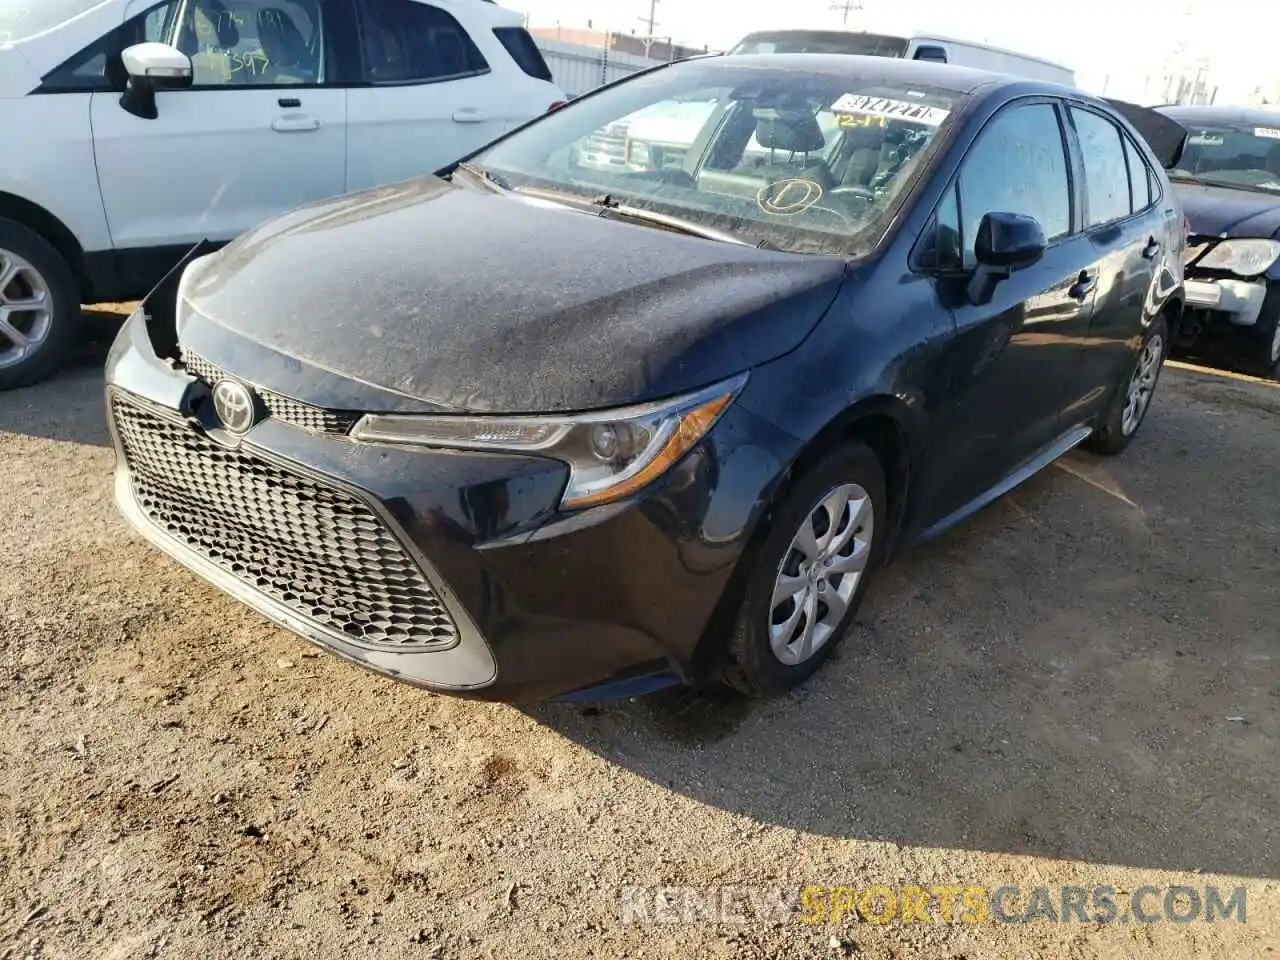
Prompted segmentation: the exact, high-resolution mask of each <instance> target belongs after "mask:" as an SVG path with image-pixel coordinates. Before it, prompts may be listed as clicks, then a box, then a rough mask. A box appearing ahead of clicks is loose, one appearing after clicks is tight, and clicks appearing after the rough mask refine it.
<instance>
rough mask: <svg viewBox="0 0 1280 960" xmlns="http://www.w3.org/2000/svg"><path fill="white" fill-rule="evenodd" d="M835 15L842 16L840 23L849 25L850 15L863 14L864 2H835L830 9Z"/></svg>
mask: <svg viewBox="0 0 1280 960" xmlns="http://www.w3.org/2000/svg"><path fill="white" fill-rule="evenodd" d="M830 9H831V11H832V12H833V13H838V14H840V22H841V24H843V25H844V26H846V27H847V26H848V25H849V14H851V13H861V12H862V0H833V3H832V4H831V7H830Z"/></svg>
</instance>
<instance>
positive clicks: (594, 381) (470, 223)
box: [179, 178, 845, 413]
mask: <svg viewBox="0 0 1280 960" xmlns="http://www.w3.org/2000/svg"><path fill="white" fill-rule="evenodd" d="M844 269H845V263H844V261H843V260H841V259H839V258H834V257H832V258H828V257H815V256H800V255H797V254H787V253H778V252H771V251H763V250H757V249H755V248H754V247H745V246H737V245H733V244H726V243H717V242H712V241H707V240H702V239H699V238H696V237H687V236H682V235H678V234H673V233H670V232H667V231H663V230H658V229H653V228H649V227H643V226H636V225H632V224H628V223H618V222H613V221H608V220H604V219H601V218H600V217H597V216H594V215H591V214H584V213H580V212H577V211H575V210H568V209H563V208H558V207H557V208H549V207H547V206H545V205H539V204H537V203H532V202H528V201H526V200H523V199H519V198H517V197H514V196H511V195H498V194H493V193H490V192H488V191H484V192H477V191H475V190H472V189H470V188H464V187H454V186H451V185H450V184H447V183H445V182H444V181H441V180H437V179H434V178H426V179H423V180H418V181H413V182H411V183H408V184H400V185H396V186H392V187H384V188H379V189H377V190H372V191H368V192H366V193H362V194H356V195H353V196H350V197H346V198H340V199H337V200H332V201H327V202H325V203H322V204H317V205H314V206H311V207H307V208H304V209H302V210H298V211H294V212H293V213H291V214H288V215H286V216H284V217H282V218H280V219H277V220H274V221H272V222H270V223H268V224H266V225H264V226H262V227H260V228H258V229H257V230H254V231H252V232H250V233H248V234H246V235H245V236H243V237H242V238H241V239H239V240H237V241H236V242H235V243H233V244H231V245H230V246H228V247H226V248H225V249H224V250H223V251H222V252H221V253H219V254H217V255H215V256H213V257H210V258H208V259H206V260H203V261H200V262H199V263H198V264H196V265H195V266H193V268H192V270H191V272H190V274H189V275H188V277H187V280H186V282H185V283H184V292H183V299H184V303H183V304H182V305H181V306H180V308H179V312H180V314H182V313H184V312H185V314H186V315H187V319H186V320H183V321H181V322H180V326H181V327H182V329H183V333H182V337H183V340H184V342H186V341H187V340H188V335H189V333H190V335H191V336H192V337H194V336H195V331H196V330H198V331H199V334H200V335H199V340H200V343H201V344H202V346H201V352H203V353H205V354H208V353H209V352H211V351H212V352H214V353H219V352H221V353H222V354H223V356H228V357H229V356H235V357H237V358H239V360H237V362H236V364H235V365H230V364H229V365H228V369H229V370H230V371H231V372H232V373H237V374H239V375H241V376H244V377H245V378H246V379H250V380H251V381H253V382H256V383H258V384H259V385H261V386H267V387H270V386H273V384H271V383H270V382H265V381H264V380H263V379H261V378H260V377H258V376H256V375H255V372H254V371H253V370H250V369H245V359H246V358H247V357H249V358H250V361H249V366H252V365H253V364H252V362H251V357H250V355H251V353H252V351H248V352H246V350H245V349H243V347H244V340H250V341H253V343H255V344H257V345H259V346H260V347H267V348H270V349H269V350H266V351H260V352H261V353H262V354H263V355H269V356H275V357H280V356H281V355H283V357H284V358H287V359H288V363H289V365H290V366H291V367H292V369H293V370H294V374H293V375H291V376H290V381H291V383H290V384H289V387H288V389H287V390H285V391H284V392H289V393H290V395H292V396H295V397H297V398H298V399H303V400H316V401H318V402H323V401H322V398H320V397H313V396H303V395H300V394H302V393H305V392H306V389H305V386H306V383H307V377H306V376H305V374H306V371H308V370H310V371H313V372H314V374H315V382H316V383H317V384H320V383H322V382H325V381H328V382H330V383H331V382H332V381H333V378H334V375H337V376H338V377H344V378H350V379H353V380H356V381H359V382H361V383H364V384H368V385H371V386H373V387H376V388H380V389H381V390H382V391H389V392H390V393H392V394H395V395H400V396H403V397H406V398H410V399H413V400H416V401H423V402H426V403H429V404H431V405H433V406H437V407H441V408H446V409H451V410H470V411H476V412H488V413H514V412H558V411H572V410H587V409H593V408H600V407H608V406H614V405H621V404H627V403H637V402H642V401H646V400H651V399H657V398H660V397H665V396H670V395H672V394H677V393H681V392H683V391H686V390H692V389H695V388H697V387H700V386H703V385H705V384H708V383H711V382H714V381H716V380H718V379H721V378H724V377H728V376H731V375H733V374H735V373H738V372H740V371H742V370H744V369H747V368H749V367H752V366H755V365H757V364H760V363H763V362H766V361H768V360H771V359H773V358H775V357H778V356H781V355H782V354H784V353H786V352H788V351H790V350H792V349H794V348H795V347H796V346H798V345H799V344H800V342H801V341H802V340H803V339H804V338H805V337H806V336H807V335H808V334H809V332H810V331H811V330H812V329H813V326H814V325H815V324H816V323H817V321H818V320H819V319H820V318H821V316H822V314H823V313H824V312H825V311H826V309H827V308H828V307H829V306H830V304H831V302H832V300H833V299H834V297H835V294H836V291H837V290H838V288H839V285H840V282H841V279H842V277H843V275H844ZM210 325H212V327H213V329H214V331H215V333H216V331H219V330H220V331H222V333H221V334H219V335H216V336H212V337H211V336H210V335H209V328H210ZM219 338H221V339H222V340H224V341H228V342H229V343H228V348H227V349H226V350H219V349H218V340H219ZM231 341H239V345H238V346H236V345H234V344H232V343H230V342H231ZM206 358H207V359H210V360H212V361H215V362H216V361H218V360H219V359H220V357H218V356H207V357H206ZM277 367H278V364H277ZM260 369H261V370H264V371H265V370H270V369H272V367H271V364H270V363H264V365H263V366H262V367H261V368H260ZM298 373H302V374H304V375H303V376H301V377H300V376H298V375H297V374H298ZM280 386H283V385H279V386H278V387H277V388H279V387H280ZM317 389H319V387H317Z"/></svg>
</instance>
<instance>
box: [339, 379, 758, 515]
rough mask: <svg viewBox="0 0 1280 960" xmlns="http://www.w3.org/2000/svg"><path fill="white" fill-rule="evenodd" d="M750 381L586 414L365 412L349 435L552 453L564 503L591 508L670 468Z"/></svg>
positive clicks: (452, 446) (429, 444)
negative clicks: (565, 478)
mask: <svg viewBox="0 0 1280 960" xmlns="http://www.w3.org/2000/svg"><path fill="white" fill-rule="evenodd" d="M746 382H747V375H746V374H745V373H743V374H739V375H738V376H736V377H733V378H731V379H729V380H725V381H722V382H721V383H718V384H715V385H714V386H711V387H707V388H706V389H703V390H699V391H698V392H697V393H692V394H686V395H684V396H681V397H676V398H674V399H670V400H660V401H658V402H656V403H649V404H644V405H641V406H635V407H622V408H618V409H615V410H601V411H594V412H591V413H583V414H565V415H555V416H493V417H490V416H466V415H448V414H446V415H441V416H418V415H416V414H367V415H365V416H363V417H361V418H360V420H359V421H358V422H357V423H356V425H355V427H354V428H352V431H351V437H352V439H355V440H365V441H376V442H379V443H404V444H414V445H417V446H423V447H444V448H448V449H455V450H489V451H493V452H503V453H527V454H532V455H535V456H542V457H550V458H553V459H556V460H560V461H563V462H564V463H566V464H568V466H569V483H568V485H567V486H566V487H565V491H564V496H563V497H562V498H561V506H562V507H565V508H568V509H575V508H580V507H593V506H597V505H599V504H602V503H608V502H610V501H613V500H620V499H622V498H623V497H627V496H630V495H631V494H633V493H635V492H636V491H638V490H640V489H642V488H643V487H645V486H647V485H648V484H650V483H652V482H653V481H654V480H656V479H657V478H658V477H660V476H662V474H664V473H666V471H667V470H668V469H669V468H670V467H671V466H672V465H673V464H674V463H675V462H676V461H677V460H679V459H680V458H681V457H682V456H684V454H686V453H687V452H688V451H689V450H690V449H692V448H693V446H694V445H695V444H696V443H698V441H699V440H701V439H702V438H703V437H704V436H706V434H707V431H709V430H710V429H711V428H712V426H714V425H715V423H716V421H717V420H719V419H720V415H721V414H723V413H724V411H725V410H726V409H727V408H728V406H729V404H730V403H731V402H732V401H733V398H734V397H735V396H737V395H738V392H739V391H740V390H741V389H742V387H743V384H745V383H746Z"/></svg>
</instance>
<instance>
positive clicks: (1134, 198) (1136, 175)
mask: <svg viewBox="0 0 1280 960" xmlns="http://www.w3.org/2000/svg"><path fill="white" fill-rule="evenodd" d="M1124 156H1125V160H1127V161H1128V164H1129V196H1130V204H1129V206H1130V209H1132V210H1133V212H1134V213H1137V212H1138V211H1140V210H1145V209H1147V207H1149V206H1151V204H1153V203H1154V202H1155V197H1153V196H1152V195H1151V171H1150V170H1149V169H1148V168H1147V164H1146V162H1145V161H1144V160H1143V159H1142V154H1141V153H1140V152H1139V151H1138V148H1137V147H1136V146H1134V144H1133V142H1132V141H1131V140H1130V139H1129V138H1128V137H1125V138H1124Z"/></svg>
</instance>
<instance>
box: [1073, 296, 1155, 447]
mask: <svg viewBox="0 0 1280 960" xmlns="http://www.w3.org/2000/svg"><path fill="white" fill-rule="evenodd" d="M1168 352H1169V326H1168V324H1167V323H1165V320H1164V317H1157V318H1156V319H1154V320H1152V321H1151V325H1150V326H1149V327H1147V332H1146V333H1145V334H1144V335H1143V338H1142V346H1141V347H1139V348H1138V356H1137V359H1136V360H1135V361H1134V364H1133V366H1132V367H1131V368H1130V369H1129V375H1128V378H1127V379H1126V380H1125V382H1124V383H1122V384H1120V385H1119V387H1118V388H1117V389H1116V391H1115V394H1114V396H1113V397H1112V398H1111V404H1110V405H1109V406H1108V407H1107V410H1106V412H1105V413H1104V414H1103V415H1102V418H1101V419H1100V420H1099V422H1098V424H1097V426H1096V427H1095V429H1094V431H1093V434H1092V435H1091V436H1090V437H1089V439H1088V440H1086V441H1085V442H1084V447H1085V449H1086V450H1092V451H1093V452H1094V453H1100V454H1103V455H1105V456H1114V455H1115V454H1117V453H1119V452H1120V451H1121V450H1123V449H1124V448H1125V447H1127V446H1128V445H1129V442H1130V441H1131V440H1132V439H1133V438H1134V437H1135V436H1137V433H1138V430H1139V428H1141V426H1142V424H1143V422H1144V421H1145V420H1146V418H1147V411H1148V410H1149V409H1151V400H1152V398H1153V397H1154V396H1155V392H1156V385H1157V384H1158V383H1159V381H1160V371H1161V370H1163V369H1164V361H1165V357H1166V356H1167V355H1168Z"/></svg>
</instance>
